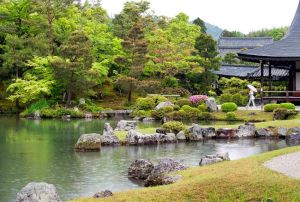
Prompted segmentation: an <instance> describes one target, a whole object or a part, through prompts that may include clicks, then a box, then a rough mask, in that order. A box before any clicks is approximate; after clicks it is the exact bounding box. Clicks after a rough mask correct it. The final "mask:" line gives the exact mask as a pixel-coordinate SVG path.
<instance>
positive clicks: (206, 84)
mask: <svg viewBox="0 0 300 202" xmlns="http://www.w3.org/2000/svg"><path fill="white" fill-rule="evenodd" d="M195 49H196V52H195V53H194V54H195V56H196V61H197V63H198V64H199V65H200V66H202V67H203V68H204V72H203V74H202V76H203V77H204V81H203V82H202V85H203V88H202V89H203V90H204V91H205V93H208V91H209V89H210V86H211V84H212V81H213V79H214V74H213V72H212V71H213V70H217V69H218V68H219V66H220V58H218V57H217V56H218V51H217V42H216V41H215V40H214V39H213V38H212V37H211V36H210V35H207V34H200V35H199V36H198V37H197V39H196V42H195Z"/></svg>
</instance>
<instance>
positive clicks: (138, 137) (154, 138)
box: [125, 130, 176, 145]
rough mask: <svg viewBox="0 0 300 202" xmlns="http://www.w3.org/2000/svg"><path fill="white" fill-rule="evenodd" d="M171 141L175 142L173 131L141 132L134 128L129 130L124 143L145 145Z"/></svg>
mask: <svg viewBox="0 0 300 202" xmlns="http://www.w3.org/2000/svg"><path fill="white" fill-rule="evenodd" d="M171 142H176V135H175V134H174V133H168V134H161V133H156V134H142V133H139V132H137V131H135V130H130V131H129V132H128V134H127V136H126V139H125V143H126V144H128V145H147V144H160V143H171Z"/></svg>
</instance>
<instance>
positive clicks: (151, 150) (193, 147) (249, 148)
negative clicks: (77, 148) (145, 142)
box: [0, 117, 287, 202]
mask: <svg viewBox="0 0 300 202" xmlns="http://www.w3.org/2000/svg"><path fill="white" fill-rule="evenodd" d="M105 122H110V123H111V124H112V126H115V125H116V123H117V120H108V121H107V120H106V121H104V120H92V121H86V120H72V121H62V120H42V121H34V120H26V119H16V118H14V117H0V201H4V202H10V201H14V200H15V198H16V194H17V192H18V191H19V190H20V189H21V188H22V187H24V186H25V185H26V184H27V183H29V182H32V181H35V182H41V181H43V182H47V183H51V184H54V185H55V186H56V187H57V189H58V192H59V194H60V196H61V197H62V199H63V200H68V199H73V198H78V197H86V196H92V195H93V194H94V193H96V192H98V191H101V190H104V189H110V190H112V191H122V190H128V189H133V188H139V187H140V186H139V185H138V184H136V183H134V182H132V181H130V180H129V179H128V178H127V177H126V171H127V168H128V166H129V165H130V163H131V162H132V161H134V160H135V159H138V158H146V159H151V160H153V161H154V162H157V161H158V160H159V159H161V158H165V157H173V158H175V159H178V160H183V162H184V163H185V164H186V165H189V166H197V165H198V163H199V160H200V156H201V155H203V154H215V153H222V152H229V155H230V157H231V159H239V158H243V157H247V156H250V155H253V154H258V153H262V152H266V151H271V150H276V149H280V148H284V147H286V146H287V144H286V142H285V141H281V140H237V141H212V140H210V141H206V142H199V143H180V144H166V145H158V146H141V147H133V146H132V147H104V148H103V149H102V151H101V152H99V153H75V152H74V150H73V146H74V144H75V143H76V141H77V139H78V138H79V136H80V134H83V133H94V132H96V133H101V132H102V129H103V125H104V123H105ZM206 124H207V123H206ZM214 124H224V123H214ZM153 126H159V124H158V123H152V124H142V123H141V124H140V125H139V127H153Z"/></svg>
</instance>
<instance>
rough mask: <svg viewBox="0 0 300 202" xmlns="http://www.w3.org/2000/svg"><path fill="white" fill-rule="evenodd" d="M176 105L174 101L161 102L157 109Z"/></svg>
mask: <svg viewBox="0 0 300 202" xmlns="http://www.w3.org/2000/svg"><path fill="white" fill-rule="evenodd" d="M174 106H175V105H174V104H173V103H172V102H161V103H159V104H158V105H157V106H156V107H155V109H156V110H160V109H163V108H165V107H174Z"/></svg>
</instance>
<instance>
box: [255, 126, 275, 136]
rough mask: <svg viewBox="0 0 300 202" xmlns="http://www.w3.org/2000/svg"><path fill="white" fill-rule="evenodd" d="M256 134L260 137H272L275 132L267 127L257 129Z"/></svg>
mask: <svg viewBox="0 0 300 202" xmlns="http://www.w3.org/2000/svg"><path fill="white" fill-rule="evenodd" d="M255 135H256V137H258V138H260V137H272V136H273V135H274V134H273V132H272V131H271V130H269V129H267V128H261V129H258V130H256V132H255Z"/></svg>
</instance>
